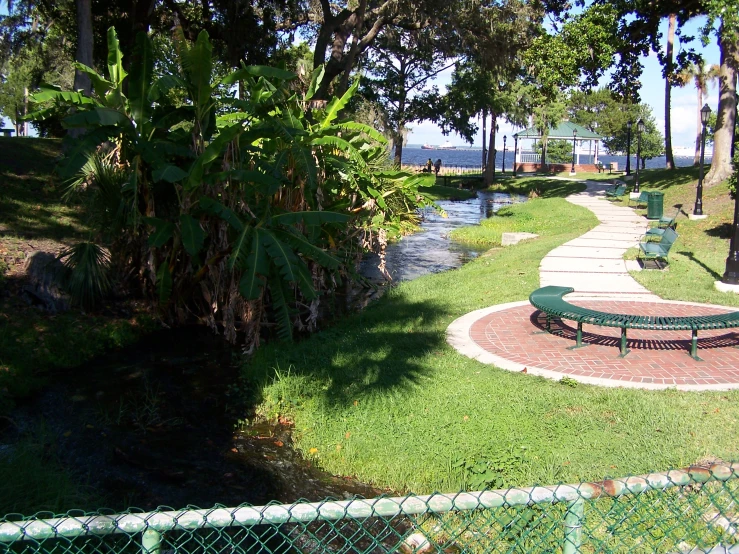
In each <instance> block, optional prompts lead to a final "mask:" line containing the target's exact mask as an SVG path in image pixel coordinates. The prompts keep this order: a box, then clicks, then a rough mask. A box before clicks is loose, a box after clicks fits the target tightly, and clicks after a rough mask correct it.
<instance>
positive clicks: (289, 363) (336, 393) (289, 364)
mask: <svg viewBox="0 0 739 554" xmlns="http://www.w3.org/2000/svg"><path fill="white" fill-rule="evenodd" d="M450 315H451V314H449V313H448V312H447V310H446V309H444V308H443V305H441V304H437V303H434V302H428V301H424V302H408V301H406V300H405V299H403V298H401V297H396V298H392V299H389V298H386V299H383V302H382V305H376V306H370V307H368V308H366V309H365V311H364V312H362V313H360V314H356V315H354V316H351V317H349V318H347V319H345V320H344V321H342V323H341V325H340V326H338V325H337V326H335V327H332V328H330V329H327V330H325V331H322V332H320V333H318V334H316V335H314V336H312V337H310V338H308V339H307V340H305V341H303V342H301V343H299V344H294V345H289V346H288V347H285V345H284V344H283V346H282V348H281V347H280V345H267V346H266V347H264V348H262V349H261V350H260V351H258V352H257V353H256V355H255V358H254V359H253V360H252V362H250V363H249V364H248V365H247V366H246V367H245V375H246V377H247V378H250V379H251V378H255V379H257V380H258V381H261V382H263V383H266V382H268V381H269V380H270V379H275V375H276V374H277V373H278V372H277V371H276V369H277V368H279V373H280V374H284V373H287V372H288V368H289V374H290V378H289V380H292V379H293V378H295V377H298V379H297V380H296V381H295V383H298V382H301V383H302V384H301V385H300V387H301V390H300V392H299V393H298V394H299V395H300V396H314V397H315V396H320V397H323V398H324V399H325V400H327V401H328V402H329V403H330V404H333V405H337V406H339V405H347V403H351V402H354V401H356V400H359V399H361V398H363V397H371V396H375V395H376V394H378V393H381V394H387V393H389V392H393V391H398V390H401V391H402V390H408V389H410V388H413V387H415V386H417V385H419V384H421V382H422V381H423V380H425V379H426V378H428V377H430V376H431V375H430V373H432V372H433V371H434V369H433V368H432V367H429V364H428V363H427V361H426V362H424V360H423V358H424V357H425V356H428V355H430V354H433V353H436V352H437V351H438V352H441V350H442V349H443V348H444V347H445V345H446V339H445V334H444V331H443V329H444V328H446V323H447V321H446V320H447V319H449V318H448V317H446V316H450ZM442 320H444V321H442ZM440 328H441V329H442V330H437V331H434V329H440ZM304 377H307V381H305V379H303V378H304ZM278 379H279V378H278ZM286 386H287V389H285V390H283V391H282V393H281V394H282V395H291V394H292V393H290V392H289V390H290V386H291V385H290V383H286ZM306 393H307V394H306Z"/></svg>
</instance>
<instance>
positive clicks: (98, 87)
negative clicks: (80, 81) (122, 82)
mask: <svg viewBox="0 0 739 554" xmlns="http://www.w3.org/2000/svg"><path fill="white" fill-rule="evenodd" d="M72 67H74V68H75V69H76V70H77V71H81V72H82V73H84V74H86V75H87V76H88V77H89V78H90V81H91V82H92V89H93V90H94V91H95V94H97V95H98V97H99V98H100V99H101V100H103V99H104V98H105V95H106V94H108V93H109V92H110V91H111V90H112V89H114V88H115V85H113V83H111V82H110V81H108V80H107V79H106V78H105V77H103V76H102V75H100V74H99V73H98V72H97V71H95V70H94V69H92V68H91V67H87V66H86V65H85V64H83V63H79V62H74V63H73V64H72Z"/></svg>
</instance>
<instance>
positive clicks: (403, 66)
mask: <svg viewBox="0 0 739 554" xmlns="http://www.w3.org/2000/svg"><path fill="white" fill-rule="evenodd" d="M446 60H447V59H446V56H445V55H444V53H443V51H442V49H441V48H440V47H439V37H438V35H437V34H436V33H435V31H434V29H432V28H426V29H421V30H418V31H404V30H399V29H394V28H386V29H384V30H383V32H382V33H381V35H380V37H378V40H377V41H376V44H375V45H374V46H373V47H372V49H371V50H370V52H369V53H368V59H367V62H366V63H365V64H364V65H363V67H364V69H366V70H367V72H368V77H367V78H366V79H363V81H362V95H363V96H364V97H365V98H367V99H369V100H372V101H374V102H376V103H377V105H378V106H379V107H380V108H381V109H382V111H383V113H384V118H383V119H384V121H385V122H386V125H387V131H388V132H389V134H390V137H391V138H392V142H393V147H394V150H395V164H396V165H398V166H400V164H401V163H402V159H403V142H404V137H405V131H406V124H407V123H408V122H409V121H413V120H415V119H417V117H418V116H419V108H423V106H422V105H421V101H419V100H418V99H416V100H415V101H414V98H413V97H414V96H416V95H417V94H418V93H420V92H421V91H422V90H423V89H424V88H425V86H426V84H427V83H428V81H429V80H430V79H432V78H433V77H435V76H436V75H438V74H439V73H440V72H441V71H443V70H445V69H447V68H448V67H450V65H449V64H447V63H446Z"/></svg>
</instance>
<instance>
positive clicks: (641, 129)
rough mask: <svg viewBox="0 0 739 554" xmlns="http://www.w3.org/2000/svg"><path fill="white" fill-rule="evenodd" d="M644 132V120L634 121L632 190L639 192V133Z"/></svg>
mask: <svg viewBox="0 0 739 554" xmlns="http://www.w3.org/2000/svg"><path fill="white" fill-rule="evenodd" d="M643 132H644V121H643V120H642V119H640V120H639V121H637V122H636V180H635V182H634V192H639V160H641V134H642V133H643Z"/></svg>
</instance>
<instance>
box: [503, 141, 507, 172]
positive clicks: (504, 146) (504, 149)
mask: <svg viewBox="0 0 739 554" xmlns="http://www.w3.org/2000/svg"><path fill="white" fill-rule="evenodd" d="M507 139H508V137H507V136H505V135H503V171H502V173H505V151H506V145H505V141H506V140H507Z"/></svg>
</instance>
